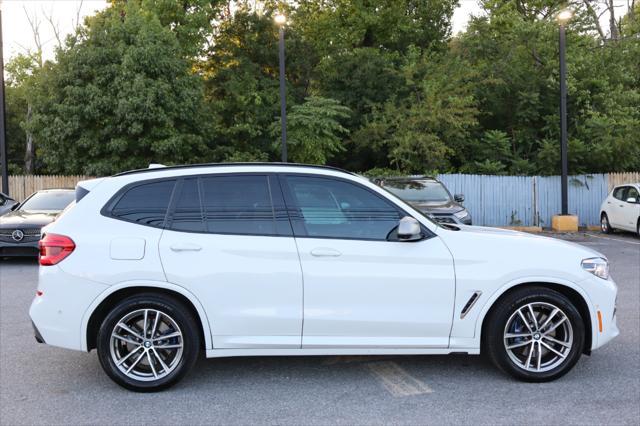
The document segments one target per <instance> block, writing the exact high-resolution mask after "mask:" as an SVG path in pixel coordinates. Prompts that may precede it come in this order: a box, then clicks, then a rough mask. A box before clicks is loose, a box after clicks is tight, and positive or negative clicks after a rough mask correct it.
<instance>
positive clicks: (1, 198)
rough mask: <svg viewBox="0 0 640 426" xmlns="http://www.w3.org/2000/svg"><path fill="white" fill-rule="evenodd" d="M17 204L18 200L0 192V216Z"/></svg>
mask: <svg viewBox="0 0 640 426" xmlns="http://www.w3.org/2000/svg"><path fill="white" fill-rule="evenodd" d="M17 204H18V202H17V201H16V200H14V199H13V198H11V197H9V196H8V195H7V194H5V193H3V192H0V216H2V215H3V214H6V213H9V212H10V211H11V209H13V208H14V206H16V205H17Z"/></svg>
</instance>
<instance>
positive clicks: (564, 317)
mask: <svg viewBox="0 0 640 426" xmlns="http://www.w3.org/2000/svg"><path fill="white" fill-rule="evenodd" d="M40 265H41V266H40V271H39V280H38V289H37V292H36V296H35V299H34V301H33V303H32V305H31V309H30V311H29V313H30V316H31V319H32V321H33V325H34V328H35V336H36V339H37V340H38V341H39V342H44V343H47V344H50V345H54V346H60V347H63V348H68V349H75V350H80V351H90V350H92V349H97V352H98V359H99V360H100V363H101V364H102V367H103V368H104V370H105V372H106V373H107V374H108V375H109V377H111V378H112V379H113V380H114V381H115V382H116V383H118V384H120V385H121V386H124V387H126V388H128V389H132V390H136V391H154V390H160V389H163V388H167V387H169V386H171V385H172V384H174V383H176V382H177V381H178V380H180V379H181V378H182V377H184V375H185V374H186V373H187V372H188V371H189V369H190V368H191V367H192V366H193V365H194V363H195V361H196V358H197V356H198V355H199V354H200V353H204V354H206V356H207V357H209V358H215V357H229V356H276V355H280V356H284V355H286V356H292V355H373V354H378V355H382V354H395V355H400V354H414V355H415V354H449V353H467V354H479V353H480V352H482V353H486V354H488V356H489V357H490V358H491V359H492V360H493V362H494V363H495V365H496V366H498V367H499V368H500V369H501V370H503V371H505V372H507V373H509V374H511V375H513V376H515V377H516V378H518V379H521V380H525V381H536V382H540V381H548V380H553V379H556V378H558V377H560V376H562V375H564V374H566V373H567V372H568V371H569V370H570V369H571V368H572V367H573V366H574V365H575V363H576V362H577V361H578V359H579V358H580V356H581V355H582V354H583V353H584V354H589V353H591V351H592V350H594V349H597V348H599V347H601V346H602V345H604V344H606V343H607V342H608V341H609V340H611V339H612V338H614V337H615V336H617V335H618V333H619V331H618V328H617V326H616V294H617V287H616V284H615V283H614V282H613V280H611V279H610V278H609V266H608V262H607V260H606V258H605V257H604V256H603V255H602V254H600V253H598V252H595V251H593V250H592V249H590V248H587V247H583V246H579V245H575V244H570V243H568V242H564V241H561V240H557V239H551V238H545V237H540V236H533V235H529V234H524V233H519V232H513V231H507V230H500V229H492V228H482V227H472V226H465V225H459V224H442V225H438V224H437V223H435V222H433V221H432V220H430V219H429V218H428V217H426V216H425V215H423V214H422V213H420V212H419V211H418V210H416V209H415V208H414V207H412V206H411V205H409V204H407V203H405V202H404V201H402V200H400V199H399V198H397V197H396V196H394V195H393V194H391V193H389V192H387V191H385V190H384V189H382V188H380V187H378V186H377V185H375V184H373V183H371V182H369V181H368V180H366V179H364V178H362V177H359V176H357V175H354V174H352V173H348V172H345V171H341V170H338V169H334V168H329V167H320V166H304V165H295V164H289V165H286V164H256V163H253V164H219V165H215V164H208V165H199V166H176V167H165V168H154V169H147V170H138V171H132V172H126V173H122V174H120V175H116V176H112V177H108V178H100V179H94V180H91V181H84V182H80V183H79V184H78V187H77V189H76V203H75V205H73V206H72V207H70V208H69V209H67V210H66V211H65V212H63V213H62V215H61V216H59V218H58V219H57V220H56V221H55V222H53V223H52V224H51V225H48V226H47V227H46V228H44V230H43V236H42V239H41V241H40ZM303 324H304V326H303ZM586 372H588V371H586V370H585V371H583V373H586ZM61 374H62V373H61ZM67 374H77V371H75V370H69V371H68V372H67ZM212 380H214V379H213V378H212Z"/></svg>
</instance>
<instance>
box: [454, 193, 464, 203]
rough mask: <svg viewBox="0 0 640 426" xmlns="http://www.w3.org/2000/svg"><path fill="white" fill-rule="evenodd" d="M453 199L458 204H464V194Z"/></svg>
mask: <svg viewBox="0 0 640 426" xmlns="http://www.w3.org/2000/svg"><path fill="white" fill-rule="evenodd" d="M453 199H454V200H455V201H456V203H462V202H464V194H456V195H454V196H453Z"/></svg>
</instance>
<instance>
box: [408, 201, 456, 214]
mask: <svg viewBox="0 0 640 426" xmlns="http://www.w3.org/2000/svg"><path fill="white" fill-rule="evenodd" d="M409 204H411V205H412V206H413V207H414V208H416V209H418V210H420V211H421V212H428V213H450V214H453V213H456V212H459V211H460V210H464V206H463V205H461V204H458V203H456V202H455V201H453V200H448V201H444V202H443V201H411V202H409Z"/></svg>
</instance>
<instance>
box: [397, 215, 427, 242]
mask: <svg viewBox="0 0 640 426" xmlns="http://www.w3.org/2000/svg"><path fill="white" fill-rule="evenodd" d="M421 239H422V232H421V230H420V223H419V222H418V221H417V220H415V219H414V218H412V217H411V216H405V217H403V218H402V219H400V221H399V222H398V240H400V241H418V240H421Z"/></svg>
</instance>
